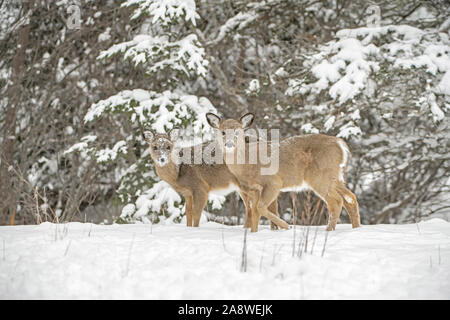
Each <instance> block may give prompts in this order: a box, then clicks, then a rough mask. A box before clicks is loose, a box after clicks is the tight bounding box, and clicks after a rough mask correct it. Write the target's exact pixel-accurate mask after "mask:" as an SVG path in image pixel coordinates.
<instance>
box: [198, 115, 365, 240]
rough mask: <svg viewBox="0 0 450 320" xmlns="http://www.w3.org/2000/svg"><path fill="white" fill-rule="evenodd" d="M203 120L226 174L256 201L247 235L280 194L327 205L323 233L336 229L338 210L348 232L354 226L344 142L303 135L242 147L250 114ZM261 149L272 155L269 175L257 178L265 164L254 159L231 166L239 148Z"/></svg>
mask: <svg viewBox="0 0 450 320" xmlns="http://www.w3.org/2000/svg"><path fill="white" fill-rule="evenodd" d="M206 118H207V121H208V123H209V125H210V126H211V127H213V128H215V129H216V131H217V141H218V143H219V144H220V146H221V148H222V152H223V156H224V160H225V163H226V164H227V166H228V169H229V170H230V171H231V173H232V174H234V175H235V176H236V177H237V178H238V180H239V183H240V184H241V186H242V188H245V189H247V190H249V191H248V194H249V196H251V197H252V199H253V200H254V201H256V206H254V210H252V213H251V215H252V222H251V223H252V225H251V231H252V232H256V231H257V230H258V223H259V219H260V217H261V215H264V216H267V215H268V211H270V208H269V207H268V204H270V203H272V202H273V201H274V199H277V197H278V195H279V193H280V191H284V192H286V191H297V192H299V191H304V190H308V189H311V190H313V191H314V192H315V194H317V195H318V196H319V197H320V198H321V199H322V200H323V201H324V202H325V203H326V204H327V207H328V212H329V216H328V226H327V228H326V230H327V231H331V230H334V229H335V228H336V223H337V221H338V219H339V216H340V214H341V211H342V206H344V207H345V209H346V211H347V213H348V214H349V216H350V220H351V223H352V227H353V228H357V227H359V226H360V217H359V209H358V201H357V199H356V196H355V195H354V194H353V193H352V192H351V191H350V190H348V189H347V188H346V186H345V172H346V169H347V164H348V161H349V157H350V151H349V149H348V147H347V144H346V143H345V142H344V140H342V139H340V138H336V137H332V136H327V135H323V134H309V135H304V136H293V137H289V138H285V139H283V140H281V141H279V142H274V141H272V142H267V141H262V140H259V141H256V142H251V143H243V142H242V141H244V140H243V139H241V138H240V137H242V135H243V134H244V130H246V129H247V128H248V127H249V126H250V125H251V123H252V122H253V119H254V115H253V114H251V113H248V114H246V115H244V116H242V117H241V119H240V120H239V121H238V120H234V119H227V120H222V119H221V118H220V117H218V116H217V115H215V114H213V113H207V114H206ZM227 132H228V133H230V132H231V133H230V134H227ZM262 143H265V144H266V145H263V144H262ZM263 147H264V148H267V150H268V151H269V153H270V152H277V153H278V159H276V160H278V161H279V162H278V164H277V165H278V170H277V171H276V172H275V173H273V174H261V172H262V169H264V168H267V166H268V164H267V163H263V162H261V160H260V159H259V158H258V159H257V161H256V162H254V163H249V162H248V161H245V163H244V164H242V163H239V162H237V161H235V160H236V155H237V153H238V150H239V149H240V150H244V151H245V154H246V155H247V154H248V153H249V150H252V148H253V150H257V151H258V154H260V152H259V151H260V149H261V148H263ZM269 165H272V164H269Z"/></svg>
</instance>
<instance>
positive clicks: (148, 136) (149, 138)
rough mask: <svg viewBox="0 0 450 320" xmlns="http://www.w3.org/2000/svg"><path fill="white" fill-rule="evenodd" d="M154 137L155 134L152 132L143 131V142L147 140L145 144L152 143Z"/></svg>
mask: <svg viewBox="0 0 450 320" xmlns="http://www.w3.org/2000/svg"><path fill="white" fill-rule="evenodd" d="M154 137H155V134H154V133H153V131H150V130H146V131H144V138H145V140H147V142H150V141H152V140H153V138H154Z"/></svg>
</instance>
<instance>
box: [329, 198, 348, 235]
mask: <svg viewBox="0 0 450 320" xmlns="http://www.w3.org/2000/svg"><path fill="white" fill-rule="evenodd" d="M325 202H326V203H327V207H328V225H327V229H326V230H327V231H332V230H335V229H336V224H337V222H338V220H339V216H340V215H341V211H342V204H343V202H344V200H343V199H342V197H341V195H340V194H339V193H337V192H330V193H329V194H328V195H327V196H326V197H325Z"/></svg>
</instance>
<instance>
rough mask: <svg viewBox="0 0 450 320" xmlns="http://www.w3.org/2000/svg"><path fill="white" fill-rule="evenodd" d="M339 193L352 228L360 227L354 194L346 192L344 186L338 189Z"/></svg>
mask: <svg viewBox="0 0 450 320" xmlns="http://www.w3.org/2000/svg"><path fill="white" fill-rule="evenodd" d="M338 191H339V193H340V194H341V196H342V199H343V202H344V208H345V210H346V211H347V213H348V216H349V217H350V222H351V223H352V227H353V228H358V227H359V226H360V225H361V222H360V217H359V206H358V199H357V198H356V196H355V194H354V193H353V192H351V191H350V190H348V189H347V188H346V187H345V186H341V187H340V188H339V190H338Z"/></svg>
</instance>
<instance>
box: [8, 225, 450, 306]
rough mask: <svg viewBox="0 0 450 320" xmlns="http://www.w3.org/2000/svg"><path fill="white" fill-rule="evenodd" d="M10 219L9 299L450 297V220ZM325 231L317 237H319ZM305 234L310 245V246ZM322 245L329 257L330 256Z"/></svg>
mask: <svg viewBox="0 0 450 320" xmlns="http://www.w3.org/2000/svg"><path fill="white" fill-rule="evenodd" d="M305 230H306V229H302V228H301V227H298V226H297V228H296V230H295V237H296V248H295V256H294V257H292V253H293V237H294V230H293V229H291V230H288V231H271V230H269V229H268V227H267V226H261V231H260V232H258V233H256V234H250V233H249V234H248V236H247V271H246V272H242V271H241V267H242V252H243V250H242V249H243V239H244V230H243V228H242V227H230V226H223V225H221V224H217V223H213V222H208V223H203V224H202V225H201V226H200V228H187V227H185V226H184V225H176V224H174V225H155V226H151V225H144V224H141V225H93V224H82V223H69V224H59V225H56V224H50V223H43V224H41V225H38V226H14V227H0V299H18V298H25V299H36V298H44V299H79V298H84V299H111V298H113V299H114V298H123V299H142V298H146V299H349V298H354V299H367V298H369V299H372V298H374V299H415V298H423V299H432V298H433V299H436V298H437V299H450V223H448V222H446V221H444V220H440V219H432V220H429V221H425V222H420V223H418V224H409V225H370V226H367V225H365V226H362V227H361V228H359V229H354V230H353V229H351V227H350V225H344V224H339V225H338V227H337V230H336V231H334V232H331V233H328V237H327V238H326V246H325V250H324V242H325V241H324V240H325V235H326V232H325V227H323V226H322V227H310V229H309V235H308V245H307V253H306V254H305V253H303V254H302V256H301V257H300V258H299V257H298V256H297V253H298V244H299V243H300V242H302V241H301V239H302V237H304V236H305V237H306V234H305ZM314 239H315V240H314ZM304 243H305V242H304V241H303V244H302V249H304V248H305V244H304ZM322 253H324V254H323V256H322Z"/></svg>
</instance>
